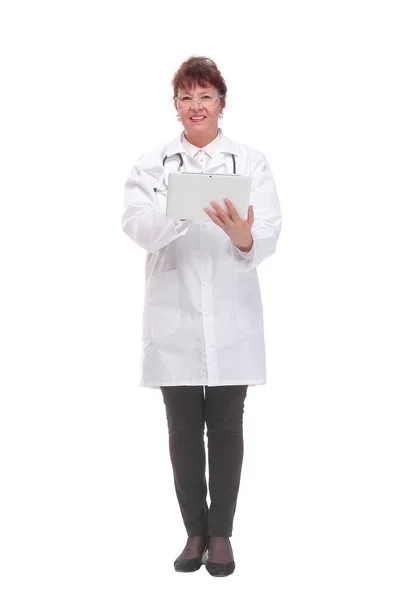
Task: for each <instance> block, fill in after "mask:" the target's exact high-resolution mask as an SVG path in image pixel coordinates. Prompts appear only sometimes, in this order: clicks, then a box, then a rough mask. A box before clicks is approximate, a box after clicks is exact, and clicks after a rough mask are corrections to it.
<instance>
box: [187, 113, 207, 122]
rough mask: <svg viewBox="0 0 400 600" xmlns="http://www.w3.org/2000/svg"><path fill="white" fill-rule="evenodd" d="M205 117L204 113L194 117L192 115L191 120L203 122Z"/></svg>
mask: <svg viewBox="0 0 400 600" xmlns="http://www.w3.org/2000/svg"><path fill="white" fill-rule="evenodd" d="M204 119H205V116H204V115H198V116H193V117H190V120H191V121H192V122H193V123H200V122H201V121H203V120H204Z"/></svg>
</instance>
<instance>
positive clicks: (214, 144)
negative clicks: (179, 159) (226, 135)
mask: <svg viewBox="0 0 400 600" xmlns="http://www.w3.org/2000/svg"><path fill="white" fill-rule="evenodd" d="M219 138H220V133H219V131H218V133H217V136H216V137H215V138H214V139H213V140H211V142H210V143H209V144H207V146H204V147H203V148H198V147H197V146H194V145H193V144H191V143H190V142H188V140H187V139H186V137H185V133H184V132H183V133H182V137H181V140H182V146H183V147H184V149H185V150H186V152H187V154H189V156H192V157H194V156H196V154H197V153H198V152H199V151H200V150H203V151H204V152H206V153H207V154H208V156H210V158H212V157H213V155H214V154H215V152H216V150H217V149H218V146H219Z"/></svg>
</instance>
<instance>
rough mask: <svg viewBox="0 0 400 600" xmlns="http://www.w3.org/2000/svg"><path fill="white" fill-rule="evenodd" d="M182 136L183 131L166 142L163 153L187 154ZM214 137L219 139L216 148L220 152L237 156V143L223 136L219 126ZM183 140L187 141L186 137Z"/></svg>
mask: <svg viewBox="0 0 400 600" xmlns="http://www.w3.org/2000/svg"><path fill="white" fill-rule="evenodd" d="M183 137H184V132H182V133H181V134H180V136H179V137H178V138H175V139H174V140H173V141H172V142H170V143H169V144H167V145H166V146H165V154H166V155H167V156H172V155H173V154H176V153H177V152H185V153H186V154H189V152H188V150H187V149H186V148H184V146H183V143H182V138H183ZM216 139H218V140H219V145H218V150H219V151H220V152H227V153H228V154H235V155H236V156H238V154H239V145H238V143H237V142H233V141H232V140H230V139H229V138H227V137H225V136H224V134H223V132H222V129H220V128H218V137H217V138H216ZM185 141H187V140H186V138H185ZM213 142H214V140H213V141H212V142H210V143H211V144H212V143H213ZM188 143H189V142H188ZM215 150H216V149H215Z"/></svg>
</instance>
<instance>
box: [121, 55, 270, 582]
mask: <svg viewBox="0 0 400 600" xmlns="http://www.w3.org/2000/svg"><path fill="white" fill-rule="evenodd" d="M172 86H173V90H174V106H175V109H176V111H177V116H178V119H179V121H181V123H182V126H183V132H182V133H181V134H180V135H179V137H178V138H176V139H175V140H173V141H172V142H169V143H167V144H163V145H161V146H159V147H158V148H156V149H155V150H154V151H152V152H150V153H148V154H145V155H143V156H142V157H141V158H140V159H139V160H138V161H137V163H136V165H135V166H134V167H133V169H132V171H131V174H130V177H129V178H128V180H127V181H126V184H125V200H124V212H123V217H122V229H123V231H124V232H125V233H126V234H127V235H128V236H129V237H130V238H131V239H132V240H133V241H134V242H136V244H138V245H139V246H141V247H142V248H144V250H146V252H147V255H146V264H145V278H146V279H145V298H144V311H143V336H142V358H141V380H140V386H145V387H150V388H155V389H160V390H161V392H162V395H163V401H164V404H165V407H166V419H167V424H168V434H169V453H170V458H171V463H172V470H173V476H174V485H175V490H176V495H177V499H178V503H179V508H180V512H181V515H182V518H183V523H184V526H185V529H186V532H187V535H188V538H187V542H186V545H185V547H184V549H183V551H182V552H181V554H180V555H179V556H178V558H177V559H176V560H175V562H174V567H175V570H176V571H180V572H191V571H196V570H197V569H199V568H200V566H201V565H202V564H203V563H205V565H206V569H207V571H208V572H209V573H210V574H211V575H214V576H224V575H229V574H231V573H233V571H234V569H235V561H234V557H233V550H232V546H231V543H230V539H229V538H230V537H231V536H232V529H233V519H234V514H235V510H236V502H237V497H238V491H239V484H240V476H241V469H242V460H243V411H244V400H245V397H246V394H247V388H248V386H249V385H250V386H255V385H264V384H265V383H266V365H265V344H264V323H263V309H262V301H261V294H260V286H259V280H258V275H257V267H258V265H260V264H261V262H262V261H264V260H265V259H266V258H268V256H270V255H271V254H273V253H274V252H275V248H276V243H277V240H278V236H279V233H280V229H281V213H280V207H279V201H278V197H277V193H276V189H275V184H274V181H273V177H272V174H271V170H270V167H269V165H268V162H267V160H266V158H265V156H264V155H263V154H262V153H261V152H259V151H258V150H255V149H253V148H251V147H249V146H247V145H244V144H239V143H237V142H234V141H232V140H230V139H228V138H227V137H225V135H224V134H223V133H222V131H221V129H219V128H218V119H219V118H220V117H222V114H223V110H224V108H225V100H226V94H227V87H226V84H225V81H224V79H223V77H222V76H221V73H220V71H219V70H218V68H217V66H216V64H215V63H214V62H213V61H212V60H210V59H209V58H206V57H199V56H193V57H191V58H189V59H188V60H187V61H185V62H184V63H183V64H182V65H181V66H180V68H179V69H178V71H177V72H176V73H175V75H174V78H173V80H172ZM178 169H179V170H182V171H190V172H205V173H237V174H245V175H251V176H252V178H253V179H252V188H251V200H250V206H249V209H248V216H247V219H242V218H241V217H240V216H239V215H238V213H237V212H236V209H235V206H234V205H233V204H232V202H230V201H229V199H226V201H225V205H224V206H220V205H219V204H216V203H211V204H210V207H209V208H206V209H204V210H205V212H206V214H207V215H208V216H209V221H207V222H206V223H202V222H196V221H190V220H183V219H181V220H180V221H175V220H173V219H171V218H169V217H167V216H166V194H167V186H168V175H169V173H170V172H171V171H173V170H178ZM188 202H190V198H188ZM212 209H213V210H212ZM205 424H206V425H207V438H208V444H207V447H208V467H209V468H208V473H209V482H208V485H209V495H210V506H208V504H207V482H206V478H205V464H206V463H205V448H204V425H205Z"/></svg>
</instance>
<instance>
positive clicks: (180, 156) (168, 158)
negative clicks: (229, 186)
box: [153, 152, 236, 193]
mask: <svg viewBox="0 0 400 600" xmlns="http://www.w3.org/2000/svg"><path fill="white" fill-rule="evenodd" d="M174 156H179V167H178V171H180V170H181V167H182V165H183V158H182V154H181V153H180V152H176V153H175V154H171V156H168V155H167V154H166V155H165V156H164V158H163V161H162V164H163V167H165V163H166V162H167V160H170V159H171V158H173V157H174ZM231 157H232V162H233V174H234V175H236V159H235V155H234V154H231ZM167 187H168V186H167V184H165V189H163V190H160V189H158V188H153V190H154V191H155V192H156V193H157V192H165V190H166V189H167Z"/></svg>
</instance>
